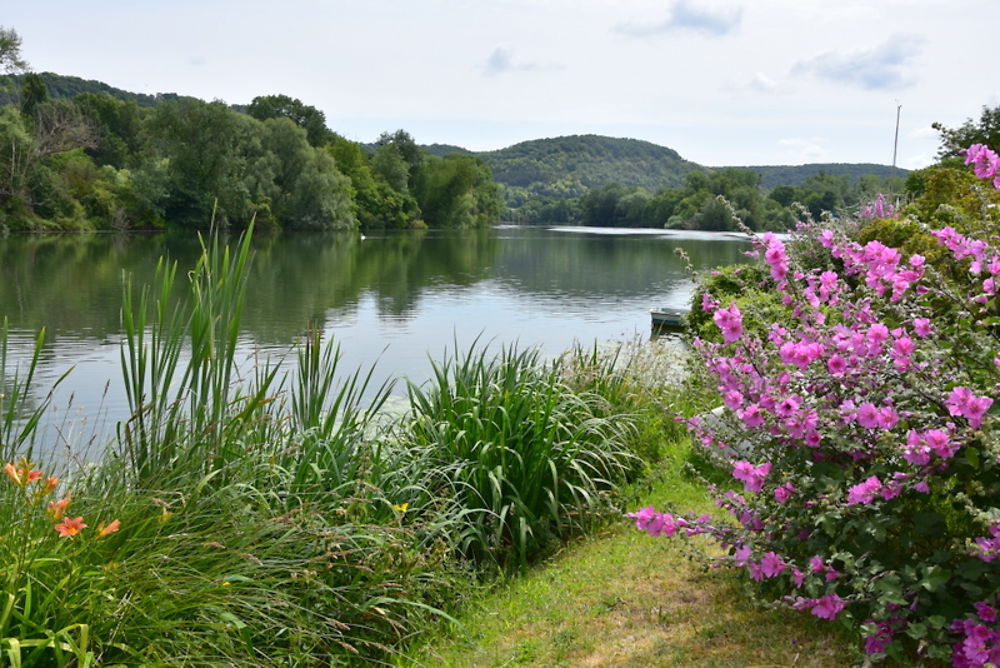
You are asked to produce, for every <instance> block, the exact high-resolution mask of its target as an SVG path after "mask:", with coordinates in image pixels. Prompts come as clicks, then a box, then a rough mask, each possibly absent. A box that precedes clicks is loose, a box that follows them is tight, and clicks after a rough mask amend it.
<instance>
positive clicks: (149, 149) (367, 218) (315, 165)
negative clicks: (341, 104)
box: [0, 28, 502, 230]
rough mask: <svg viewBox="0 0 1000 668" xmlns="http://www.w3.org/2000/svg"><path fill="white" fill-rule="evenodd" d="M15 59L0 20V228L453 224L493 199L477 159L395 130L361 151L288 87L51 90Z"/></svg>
mask: <svg viewBox="0 0 1000 668" xmlns="http://www.w3.org/2000/svg"><path fill="white" fill-rule="evenodd" d="M26 68H27V64H26V63H25V62H24V61H23V59H22V58H21V56H20V39H19V37H18V36H17V34H16V33H15V32H14V31H13V30H10V29H3V28H0V69H3V70H6V72H7V73H8V75H11V74H16V73H20V75H19V76H17V77H16V79H15V78H14V77H11V76H8V77H7V81H6V84H7V88H8V99H10V100H11V103H9V104H5V105H3V106H0V228H4V229H15V230H16V229H142V228H160V227H164V226H167V225H171V226H180V227H189V228H197V227H205V226H207V225H209V223H210V222H212V221H214V222H215V224H216V225H219V226H229V227H234V228H242V227H245V226H246V225H247V224H248V223H249V222H250V221H251V220H253V219H255V220H256V221H257V225H258V227H275V228H295V229H311V230H346V229H355V228H366V229H367V228H393V229H398V228H419V227H455V228H457V227H475V226H481V225H485V224H488V223H490V222H492V221H493V220H495V219H496V218H497V217H498V216H499V214H500V211H501V209H502V201H501V199H500V196H499V192H498V188H497V186H496V184H495V183H494V181H493V177H492V173H491V171H490V168H489V167H488V166H487V165H486V163H485V162H483V161H482V160H481V159H480V158H477V157H475V156H473V155H457V154H456V155H447V156H444V157H437V156H434V155H431V154H430V153H427V152H425V151H423V150H421V149H420V148H419V147H418V145H417V144H416V142H415V141H414V139H413V138H412V137H411V136H410V135H409V134H408V133H406V132H405V131H403V130H398V131H396V132H393V133H384V134H383V135H382V136H381V137H380V138H379V140H378V141H377V142H376V144H375V146H374V148H373V150H372V151H366V150H365V149H364V148H363V147H362V146H361V145H360V144H357V143H355V142H352V141H349V140H347V139H345V138H344V137H342V136H340V135H338V134H336V133H335V132H333V131H331V130H330V129H329V128H328V127H327V125H326V119H325V116H324V114H323V112H322V111H320V110H319V109H317V108H315V107H312V106H310V105H307V104H305V103H303V102H301V101H300V100H297V99H294V98H291V97H288V96H286V95H265V96H260V97H257V98H255V99H254V100H253V102H252V103H251V104H250V105H249V106H247V107H245V108H233V107H230V106H228V105H226V104H225V103H223V102H219V101H214V102H205V101H202V100H199V99H196V98H191V97H183V96H169V97H164V98H161V99H158V100H157V104H155V105H154V106H151V107H147V106H140V105H139V104H138V103H137V102H136V101H135V100H121V99H116V98H115V97H112V96H110V95H107V94H103V93H91V92H83V93H80V94H77V95H75V96H74V97H72V98H71V99H53V97H51V96H50V94H49V90H48V88H47V85H46V82H45V79H44V78H43V77H41V76H40V75H38V74H34V73H31V72H26V73H25V72H24V70H25V69H26Z"/></svg>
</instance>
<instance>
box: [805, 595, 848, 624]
mask: <svg viewBox="0 0 1000 668" xmlns="http://www.w3.org/2000/svg"><path fill="white" fill-rule="evenodd" d="M845 607H847V604H845V603H844V600H843V599H842V598H840V597H839V596H837V595H836V594H827V595H826V596H823V597H821V598H818V599H816V601H815V604H814V605H813V607H812V609H811V610H810V612H811V613H813V614H814V615H816V616H817V617H819V618H820V619H836V618H837V615H839V614H840V611H841V610H843V609H844V608H845Z"/></svg>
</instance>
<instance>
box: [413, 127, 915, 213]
mask: <svg viewBox="0 0 1000 668" xmlns="http://www.w3.org/2000/svg"><path fill="white" fill-rule="evenodd" d="M421 148H423V149H424V150H425V151H427V152H429V153H432V154H434V155H438V156H440V155H445V154H447V153H470V151H469V150H468V149H465V148H462V147H460V146H452V145H449V144H432V145H426V146H422V147H421ZM474 154H475V155H477V156H479V157H480V158H482V159H483V160H485V161H486V163H487V164H488V165H489V166H490V167H491V168H492V170H493V177H494V178H495V179H496V181H497V182H498V183H500V184H502V185H503V186H504V187H505V192H506V199H507V202H508V205H509V206H512V207H515V208H516V207H518V206H520V204H522V203H524V202H525V201H526V200H527V199H528V198H529V197H537V196H542V197H551V198H556V199H568V198H574V197H580V196H582V195H584V194H586V193H587V192H588V191H590V190H592V189H594V188H599V187H601V186H604V185H607V184H610V183H617V184H620V185H623V186H626V187H638V188H643V189H644V190H646V191H648V192H650V193H655V192H657V191H659V190H662V189H663V188H676V187H678V186H681V185H683V183H684V177H685V175H687V174H688V173H690V172H693V171H703V172H708V171H712V170H715V171H721V170H724V169H746V170H750V171H752V172H756V173H758V174H760V176H761V180H760V187H761V188H763V189H764V190H771V189H772V188H774V187H776V186H801V185H803V184H804V183H806V182H807V181H808V180H809V179H810V178H813V177H816V176H819V175H821V174H825V175H828V176H835V177H842V176H846V177H848V178H849V180H850V182H851V183H852V184H854V183H857V181H858V179H859V178H860V177H861V176H865V175H874V176H877V177H879V178H880V179H883V178H888V177H890V176H892V175H893V169H892V167H890V166H888V165H876V164H872V163H813V164H806V165H753V166H739V167H705V166H703V165H699V164H697V163H695V162H691V161H689V160H685V159H683V158H682V157H681V156H680V155H679V154H678V153H677V151H674V150H673V149H670V148H666V147H664V146H659V145H658V144H653V143H651V142H647V141H641V140H638V139H621V138H616V137H605V136H601V135H571V136H566V137H554V138H550V139H534V140H531V141H524V142H521V143H519V144H514V145H513V146H509V147H507V148H503V149H499V150H496V151H481V152H475V153H474ZM905 175H906V170H904V169H898V170H897V171H896V176H905Z"/></svg>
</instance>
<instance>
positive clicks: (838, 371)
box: [826, 355, 847, 376]
mask: <svg viewBox="0 0 1000 668" xmlns="http://www.w3.org/2000/svg"><path fill="white" fill-rule="evenodd" d="M826 368H827V369H829V371H830V373H831V374H833V375H834V376H840V375H842V374H843V373H844V372H845V371H847V360H845V359H844V358H843V357H842V356H841V355H832V356H831V357H830V359H829V360H827V362H826Z"/></svg>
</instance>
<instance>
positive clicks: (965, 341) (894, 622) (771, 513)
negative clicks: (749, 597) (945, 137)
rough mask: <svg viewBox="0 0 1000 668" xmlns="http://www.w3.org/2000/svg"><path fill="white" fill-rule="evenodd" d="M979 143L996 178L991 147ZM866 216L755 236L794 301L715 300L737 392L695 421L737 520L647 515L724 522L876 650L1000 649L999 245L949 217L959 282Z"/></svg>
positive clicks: (751, 552)
mask: <svg viewBox="0 0 1000 668" xmlns="http://www.w3.org/2000/svg"><path fill="white" fill-rule="evenodd" d="M967 156H968V160H967V162H968V164H971V165H973V166H974V168H975V169H976V174H977V175H979V176H981V177H982V178H989V179H991V181H992V179H994V178H996V174H997V170H998V169H1000V159H998V158H997V156H996V154H994V153H993V152H992V151H991V150H989V149H988V148H986V147H975V146H974V147H971V148H970V149H969V151H968V154H967ZM992 185H993V183H992V182H991V183H989V186H992ZM997 186H998V187H1000V180H998V182H997ZM881 207H882V208H881V213H885V211H886V209H885V205H884V204H883V205H881ZM855 229H856V228H854V227H853V226H852V225H851V224H847V225H833V224H829V223H827V224H819V225H817V224H813V225H803V226H801V227H800V229H799V231H798V233H797V234H796V235H795V236H794V237H793V238H792V239H788V240H783V239H780V238H778V237H776V236H774V235H770V234H765V235H764V236H763V237H761V238H760V239H758V240H757V241H756V242H755V243H756V250H757V252H758V254H759V255H760V256H761V257H762V259H763V266H764V269H765V272H766V276H765V277H764V278H763V280H762V281H761V282H760V283H759V284H758V285H756V286H755V288H756V289H758V290H762V291H770V292H771V293H773V294H774V295H777V296H778V298H779V299H780V300H781V302H782V304H783V305H784V307H785V308H786V309H787V313H788V317H787V318H783V319H780V320H776V321H773V322H771V323H770V325H769V326H768V327H766V328H747V327H745V326H743V323H742V319H743V318H745V317H747V315H749V311H748V309H747V308H746V305H745V303H744V304H743V308H742V310H741V308H737V307H736V305H735V303H734V301H733V299H732V298H731V297H730V296H716V295H713V294H706V295H704V297H703V298H702V299H700V300H699V301H700V302H701V306H702V308H703V309H704V310H705V311H706V314H710V315H711V318H712V321H713V322H714V324H715V326H717V327H718V329H719V333H720V336H719V337H713V338H714V340H713V341H706V340H702V339H697V340H696V341H695V348H696V350H697V352H698V354H699V355H700V356H701V357H702V359H703V361H704V364H705V366H706V367H707V369H708V370H709V372H710V373H711V377H712V378H713V379H714V382H715V384H716V387H717V389H718V391H719V393H720V395H721V397H722V399H723V403H724V405H725V410H724V411H723V413H722V415H721V417H717V416H714V415H713V416H708V415H706V416H703V417H696V418H692V419H690V420H689V424H690V426H691V428H692V430H693V432H694V434H695V435H696V437H697V439H698V441H699V442H700V443H701V444H702V445H703V446H704V448H705V449H706V452H708V453H711V456H713V457H715V458H717V459H718V461H719V462H720V464H721V465H722V466H723V467H724V469H725V470H727V471H729V472H730V473H731V476H732V479H733V485H732V487H731V488H729V489H722V488H717V489H716V488H713V489H714V491H715V492H716V493H717V505H718V506H719V507H720V508H721V509H722V510H723V511H725V513H726V514H728V516H729V517H730V518H731V519H730V520H727V521H717V520H714V519H712V518H709V517H707V516H702V517H697V518H695V517H690V516H686V515H683V514H677V513H672V512H660V511H657V510H656V509H654V508H644V509H642V510H640V511H638V512H636V513H632V514H631V515H630V516H631V517H633V518H634V519H635V523H636V526H637V527H638V528H639V529H641V530H644V531H647V532H649V533H650V534H652V535H657V536H659V535H663V536H675V535H676V536H682V537H690V536H694V535H706V536H709V537H711V538H713V539H714V540H716V541H717V542H718V543H719V544H721V545H722V546H723V547H725V548H727V550H728V553H727V555H726V556H724V557H721V558H715V559H713V561H714V562H715V564H716V565H718V566H722V565H727V566H733V567H736V568H740V569H743V570H744V571H745V572H746V574H747V576H748V577H749V578H750V579H752V580H754V581H756V582H757V583H759V588H758V591H759V592H760V594H761V595H762V596H763V597H764V598H766V599H768V600H771V601H774V602H778V603H783V604H785V605H788V606H790V607H792V608H795V609H799V610H806V611H808V612H810V613H811V614H813V615H815V616H816V617H818V618H821V619H826V620H838V621H840V622H843V623H844V624H846V625H848V626H850V627H851V628H853V629H855V630H856V631H857V632H858V635H859V645H860V646H862V647H863V648H864V650H865V652H866V653H867V654H868V655H869V658H870V659H871V660H878V659H881V658H884V657H885V656H894V657H896V658H897V659H900V660H903V661H906V660H908V659H912V658H913V657H914V656H917V657H920V658H923V659H931V660H941V661H950V662H951V663H952V665H954V666H987V665H989V664H991V663H992V664H997V663H1000V625H998V620H997V612H996V610H997V606H998V605H1000V599H998V592H1000V442H998V440H997V431H998V429H997V428H998V426H1000V425H998V424H997V419H996V415H997V409H998V408H1000V406H998V405H996V402H995V398H996V395H997V391H998V388H1000V385H998V382H1000V370H998V368H1000V300H998V293H1000V244H998V243H997V240H996V239H995V238H993V237H991V236H989V234H988V233H986V234H983V235H979V236H969V235H966V234H963V233H960V232H958V231H956V230H955V229H952V228H948V227H946V228H944V229H940V230H933V231H932V232H931V234H933V236H934V238H935V239H936V240H937V242H938V243H939V244H940V245H941V247H942V248H943V249H944V250H945V251H946V252H947V253H948V255H949V257H950V263H951V265H952V267H951V268H950V274H949V276H948V277H947V280H946V279H945V278H944V277H943V276H942V274H941V272H939V271H938V270H937V269H936V268H935V267H932V266H930V265H929V264H928V263H927V261H926V260H925V258H924V257H923V256H922V255H920V254H911V255H904V254H903V253H901V252H900V251H899V250H897V249H895V248H892V247H890V246H887V245H885V244H883V243H881V242H879V241H877V240H870V241H868V242H867V243H864V244H862V243H859V242H858V241H857V240H855V238H854V237H852V234H851V233H852V232H853V231H854V230H855ZM803 258H806V259H807V261H806V262H803V261H802V259H803Z"/></svg>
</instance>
